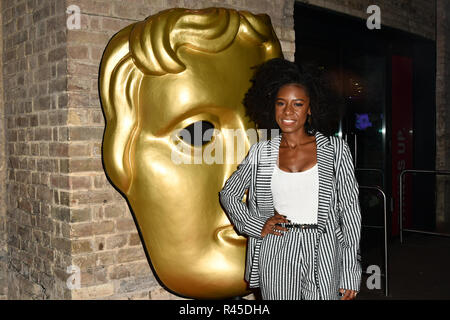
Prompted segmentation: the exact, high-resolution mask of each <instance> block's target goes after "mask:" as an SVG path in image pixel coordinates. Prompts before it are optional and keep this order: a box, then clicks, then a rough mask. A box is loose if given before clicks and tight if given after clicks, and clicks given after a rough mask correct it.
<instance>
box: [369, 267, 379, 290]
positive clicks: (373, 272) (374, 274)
mask: <svg viewBox="0 0 450 320" xmlns="http://www.w3.org/2000/svg"><path fill="white" fill-rule="evenodd" d="M366 273H368V274H370V276H369V277H368V278H367V280H366V286H367V289H369V290H373V289H381V269H380V267H379V266H377V265H375V264H372V265H370V266H368V267H367V271H366Z"/></svg>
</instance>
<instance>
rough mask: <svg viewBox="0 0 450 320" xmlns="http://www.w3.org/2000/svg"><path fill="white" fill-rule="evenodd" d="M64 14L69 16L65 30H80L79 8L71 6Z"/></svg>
mask: <svg viewBox="0 0 450 320" xmlns="http://www.w3.org/2000/svg"><path fill="white" fill-rule="evenodd" d="M66 13H67V14H68V15H69V16H68V17H67V21H66V25H67V29H69V30H80V29H81V10H80V7H79V6H77V5H75V4H72V5H70V6H68V7H67V10H66Z"/></svg>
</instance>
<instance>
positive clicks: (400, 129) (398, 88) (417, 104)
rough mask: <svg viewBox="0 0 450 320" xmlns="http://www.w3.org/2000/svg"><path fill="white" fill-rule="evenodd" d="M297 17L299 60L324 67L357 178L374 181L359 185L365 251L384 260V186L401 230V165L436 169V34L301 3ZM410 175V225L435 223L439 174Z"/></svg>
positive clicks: (392, 220)
mask: <svg viewBox="0 0 450 320" xmlns="http://www.w3.org/2000/svg"><path fill="white" fill-rule="evenodd" d="M368 16H369V15H368ZM294 22H295V36H296V54H295V61H296V63H299V64H312V65H314V66H315V67H316V68H318V69H320V70H322V71H323V72H324V73H325V75H326V76H327V78H329V79H333V86H332V88H333V90H335V91H336V92H337V93H338V94H339V95H340V96H341V97H342V98H343V100H344V108H343V117H342V120H341V122H340V126H339V129H338V130H337V132H336V133H335V135H337V136H340V137H342V138H343V139H345V140H346V141H347V143H348V144H349V146H350V148H351V150H352V155H353V158H354V162H355V174H356V177H357V180H358V183H359V185H360V186H369V187H372V189H369V188H367V189H364V188H360V203H361V210H362V215H363V226H364V227H363V232H362V237H361V251H362V252H365V253H367V254H368V255H370V257H367V258H366V259H364V257H363V261H365V262H366V264H365V265H364V264H363V270H365V268H366V267H367V265H371V264H377V265H382V260H383V254H382V253H383V245H382V244H383V239H384V235H383V232H382V229H381V226H382V225H383V212H384V210H383V197H382V193H381V192H380V190H382V191H383V192H384V193H385V194H386V200H387V201H386V202H387V208H386V210H387V215H388V230H389V235H390V237H396V236H397V235H398V228H399V223H398V222H399V221H398V219H399V218H398V212H399V208H398V207H399V205H398V203H399V199H398V196H399V189H398V182H399V173H400V171H401V170H403V169H428V170H434V169H435V148H436V139H435V132H436V125H435V114H436V110H435V108H436V107H435V70H436V60H435V57H436V45H435V42H434V41H431V40H428V39H425V38H422V37H419V36H415V35H412V34H409V33H406V32H402V31H399V30H396V29H393V28H388V27H386V26H384V25H382V26H381V29H379V30H377V29H375V30H370V29H368V28H367V26H366V20H363V19H360V18H355V17H351V16H348V15H345V14H340V13H337V12H334V11H330V10H327V9H323V8H318V7H315V6H311V5H307V4H301V3H296V4H295V9H294ZM405 182H406V183H405V189H404V192H405V195H404V199H403V207H404V211H403V214H404V219H403V223H404V226H405V227H413V228H415V229H421V230H434V229H435V224H436V215H435V212H436V210H435V177H434V176H433V175H428V176H423V175H417V176H416V175H410V176H408V177H406V180H405ZM373 187H375V188H377V189H374V188H373ZM373 257H375V258H373ZM377 257H378V258H380V259H378V258H377ZM373 259H375V260H377V259H378V260H377V261H374V260H373Z"/></svg>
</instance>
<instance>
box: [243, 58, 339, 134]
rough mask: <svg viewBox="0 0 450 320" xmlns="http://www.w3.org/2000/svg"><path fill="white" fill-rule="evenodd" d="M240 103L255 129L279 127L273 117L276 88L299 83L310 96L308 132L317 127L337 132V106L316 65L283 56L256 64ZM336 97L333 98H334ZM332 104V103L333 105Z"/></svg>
mask: <svg viewBox="0 0 450 320" xmlns="http://www.w3.org/2000/svg"><path fill="white" fill-rule="evenodd" d="M251 82H252V83H253V84H252V86H251V87H250V89H249V90H248V91H247V93H246V94H245V98H244V101H243V104H244V106H245V109H246V115H247V116H248V117H249V118H250V119H251V120H252V121H253V122H254V123H255V124H256V127H257V128H258V129H267V130H268V132H269V135H270V133H271V131H270V129H280V127H279V126H278V124H277V122H276V120H275V99H276V96H277V93H278V90H279V89H280V88H281V87H282V86H283V85H286V84H291V83H295V84H299V85H301V86H302V87H303V88H305V90H306V93H307V94H308V96H309V100H310V108H311V124H309V123H308V121H307V122H306V123H305V131H306V133H307V134H308V135H314V134H315V132H316V131H317V130H318V131H320V132H321V133H323V134H325V135H327V136H329V135H331V134H333V133H334V132H336V129H337V124H338V122H339V115H340V110H339V108H338V106H337V104H338V103H339V101H338V99H337V98H336V97H333V96H332V94H331V92H330V91H329V90H327V89H326V88H327V87H328V86H327V85H326V83H325V80H324V78H323V76H322V74H321V72H320V71H319V69H318V68H314V67H313V66H299V65H297V64H295V63H293V62H290V61H288V60H285V59H282V58H275V59H271V60H269V61H267V62H265V63H263V64H262V65H260V66H259V67H258V69H257V70H256V72H255V74H254V76H253V78H252V79H251ZM333 100H335V101H333ZM333 106H334V107H333Z"/></svg>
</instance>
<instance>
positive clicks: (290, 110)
mask: <svg viewBox="0 0 450 320" xmlns="http://www.w3.org/2000/svg"><path fill="white" fill-rule="evenodd" d="M284 113H285V114H292V113H294V109H293V108H292V105H291V104H288V105H286V108H284Z"/></svg>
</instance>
